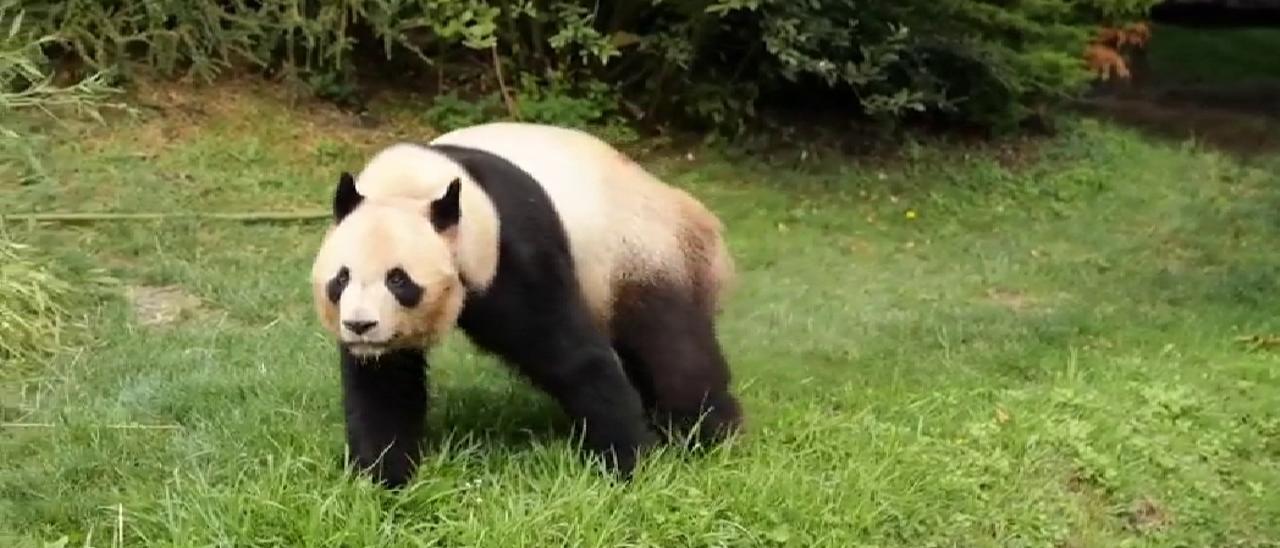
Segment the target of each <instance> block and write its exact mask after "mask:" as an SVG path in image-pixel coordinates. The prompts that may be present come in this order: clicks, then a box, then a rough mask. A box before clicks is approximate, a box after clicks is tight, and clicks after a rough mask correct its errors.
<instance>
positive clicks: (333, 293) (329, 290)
mask: <svg viewBox="0 0 1280 548" xmlns="http://www.w3.org/2000/svg"><path fill="white" fill-rule="evenodd" d="M350 281H351V271H350V270H347V267H345V266H344V267H342V268H339V269H338V274H337V275H336V276H334V277H333V278H332V279H330V280H329V283H328V284H327V285H325V288H324V289H325V294H326V296H328V297H329V302H331V303H333V304H338V299H340V298H342V290H344V289H346V288H347V282H350Z"/></svg>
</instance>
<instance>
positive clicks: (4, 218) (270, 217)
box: [0, 211, 332, 223]
mask: <svg viewBox="0 0 1280 548" xmlns="http://www.w3.org/2000/svg"><path fill="white" fill-rule="evenodd" d="M331 215H332V214H331V213H330V212H328V211H294V212H273V211H266V212H235V213H76V212H71V213H17V214H5V215H0V222H36V223H93V222H108V221H165V220H171V219H209V220H216V221H240V222H254V221H314V220H321V219H328V218H330V216H331Z"/></svg>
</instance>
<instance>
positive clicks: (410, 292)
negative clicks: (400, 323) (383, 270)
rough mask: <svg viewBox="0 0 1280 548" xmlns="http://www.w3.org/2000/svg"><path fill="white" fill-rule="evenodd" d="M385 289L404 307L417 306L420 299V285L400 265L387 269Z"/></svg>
mask: <svg viewBox="0 0 1280 548" xmlns="http://www.w3.org/2000/svg"><path fill="white" fill-rule="evenodd" d="M386 284H387V290H388V291H390V292H391V295H392V296H394V297H395V298H396V302H399V303H400V306H403V307H405V308H412V307H415V306H418V302H420V301H421V300H422V293H423V291H422V286H420V285H418V284H417V283H416V282H414V281H413V278H410V277H409V274H408V273H407V272H405V271H404V270H403V269H401V268H400V267H396V268H392V269H391V270H388V271H387V280H386Z"/></svg>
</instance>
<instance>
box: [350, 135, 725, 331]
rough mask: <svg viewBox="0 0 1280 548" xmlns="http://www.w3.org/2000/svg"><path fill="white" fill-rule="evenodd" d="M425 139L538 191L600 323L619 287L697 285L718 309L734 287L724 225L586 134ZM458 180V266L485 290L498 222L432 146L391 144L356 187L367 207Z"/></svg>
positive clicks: (429, 192) (426, 194)
mask: <svg viewBox="0 0 1280 548" xmlns="http://www.w3.org/2000/svg"><path fill="white" fill-rule="evenodd" d="M431 143H432V144H448V145H458V146H465V147H469V148H474V149H479V150H483V151H487V152H490V153H493V154H495V155H498V156H500V157H502V158H504V159H506V160H508V161H510V162H512V163H513V164H515V165H516V166H518V167H520V168H521V169H523V170H524V171H526V172H528V173H529V174H530V175H531V176H532V177H533V178H534V179H535V180H536V181H537V182H538V183H539V184H540V185H541V186H542V188H543V189H544V190H545V191H546V193H547V194H548V196H549V197H550V198H551V201H552V203H553V205H554V207H555V208H556V212H557V213H558V214H559V216H560V219H561V222H562V223H563V225H564V227H565V232H566V234H567V236H568V238H569V244H570V250H571V253H572V255H573V260H574V265H575V268H576V269H577V273H578V277H579V283H580V284H581V288H582V291H583V294H584V296H585V297H586V299H587V302H588V304H589V305H590V306H591V308H592V312H593V314H594V316H595V318H596V319H597V321H598V322H599V324H600V326H601V327H606V326H607V325H608V320H609V319H610V315H611V310H612V306H613V299H614V297H615V296H616V290H617V288H618V287H619V285H620V284H622V283H626V282H631V281H641V279H643V278H661V279H662V281H663V282H665V283H673V284H681V285H690V284H694V283H695V281H696V282H698V284H699V286H700V287H701V288H702V290H703V291H706V292H707V295H706V297H708V298H709V301H710V302H711V303H712V304H713V306H714V305H716V304H717V303H718V302H719V301H720V300H721V298H722V294H723V292H724V291H725V290H726V289H727V287H728V285H729V283H730V281H731V276H732V271H733V263H732V260H731V259H730V256H729V254H728V252H727V250H726V248H725V246H724V243H723V241H722V239H721V238H722V236H721V232H722V226H721V223H720V221H719V220H718V219H717V218H716V217H715V216H714V215H713V214H712V213H711V212H710V211H708V210H707V209H706V208H705V207H704V206H703V205H702V204H701V203H700V202H698V201H697V200H695V199H694V198H693V197H691V196H690V195H689V194H687V193H685V192H684V191H682V190H680V189H677V188H674V187H671V186H668V185H666V184H664V183H663V182H661V181H660V180H658V179H657V178H656V177H654V176H653V175H651V174H650V173H648V172H647V171H646V170H644V169H643V168H642V167H640V166H639V165H637V164H636V163H635V162H634V161H632V160H631V159H630V158H628V157H627V156H625V155H623V154H622V153H620V152H618V151H617V150H616V149H614V148H613V147H611V146H610V145H608V144H607V143H605V142H603V141H601V140H599V139H598V138H596V137H594V136H592V135H590V134H587V133H585V132H582V131H578V130H574V129H567V128H561V127H554V126H545V125H538V124H528V123H517V122H498V123H490V124H483V125H478V126H471V127H467V128H463V129H459V130H455V131H452V132H449V133H446V134H444V135H441V136H440V137H438V138H436V139H435V140H433V141H432V142H431ZM455 179H457V180H460V181H461V182H462V191H461V200H462V215H461V221H460V223H459V226H458V228H457V235H456V238H457V245H456V246H455V249H456V253H457V257H456V260H457V266H458V269H459V271H460V273H461V275H462V277H463V278H464V279H465V280H466V282H467V283H468V285H469V286H470V287H472V288H473V289H477V290H483V288H484V287H486V286H487V285H488V284H489V282H491V281H492V279H493V276H494V274H495V272H496V271H497V249H498V234H499V232H498V230H499V224H500V223H501V220H500V219H498V216H497V214H496V212H495V210H494V207H493V205H492V203H490V202H489V200H488V198H487V196H486V194H485V193H484V192H483V191H482V190H480V189H479V188H477V187H476V184H475V183H474V182H473V181H471V180H470V178H469V177H468V176H467V174H466V172H465V170H463V169H462V168H461V167H460V166H458V165H457V164H456V163H454V162H453V161H452V160H450V159H449V158H448V157H446V156H444V155H443V154H440V153H438V152H435V151H433V150H431V149H428V148H425V147H421V146H417V145H412V144H397V145H392V146H390V147H388V148H386V149H383V150H382V151H380V152H379V153H378V154H376V155H375V156H374V157H373V158H372V159H371V160H370V161H369V162H368V163H367V164H366V165H365V166H364V168H363V170H362V171H361V172H360V173H359V175H358V176H357V178H356V188H357V189H358V190H359V191H360V194H361V195H363V196H365V197H366V198H367V199H371V200H373V201H395V200H406V199H407V200H413V201H419V202H422V203H425V202H427V201H429V200H432V199H436V198H439V197H440V196H442V195H443V194H444V192H445V189H446V187H447V185H448V184H449V183H450V182H452V181H454V180H455Z"/></svg>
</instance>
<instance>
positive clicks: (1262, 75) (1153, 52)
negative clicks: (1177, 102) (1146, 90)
mask: <svg viewBox="0 0 1280 548" xmlns="http://www.w3.org/2000/svg"><path fill="white" fill-rule="evenodd" d="M1278 51H1280V29H1275V28H1267V27H1257V28H1231V29H1213V30H1205V29H1192V28H1182V27H1176V26H1168V25H1161V26H1159V27H1157V28H1156V29H1155V31H1154V32H1153V34H1152V36H1151V44H1150V59H1149V62H1150V68H1151V72H1152V73H1153V74H1156V75H1158V77H1159V78H1160V79H1161V80H1162V81H1169V82H1181V83H1196V82H1203V83H1214V84H1238V83H1244V82H1249V81H1256V80H1269V81H1273V82H1274V81H1280V55H1278V54H1277V52H1278Z"/></svg>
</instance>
